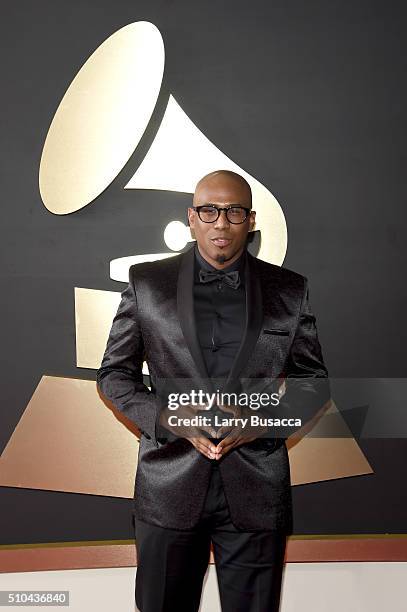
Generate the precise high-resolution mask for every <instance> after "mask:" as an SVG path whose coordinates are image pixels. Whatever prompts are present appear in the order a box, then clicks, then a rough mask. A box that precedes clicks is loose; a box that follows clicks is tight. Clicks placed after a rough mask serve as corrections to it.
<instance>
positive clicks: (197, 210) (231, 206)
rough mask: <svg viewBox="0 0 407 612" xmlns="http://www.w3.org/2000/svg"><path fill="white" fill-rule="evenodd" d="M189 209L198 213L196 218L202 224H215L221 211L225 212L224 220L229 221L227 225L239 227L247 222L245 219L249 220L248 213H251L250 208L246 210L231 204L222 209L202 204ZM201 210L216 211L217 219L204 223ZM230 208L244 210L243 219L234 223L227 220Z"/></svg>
mask: <svg viewBox="0 0 407 612" xmlns="http://www.w3.org/2000/svg"><path fill="white" fill-rule="evenodd" d="M191 208H192V210H195V211H196V212H197V213H198V217H199V218H200V220H201V221H202V223H216V221H217V220H218V219H219V216H220V213H221V212H222V210H224V211H225V215H226V219H227V220H228V221H229V223H232V225H241V224H242V223H244V222H245V221H247V219H248V218H249V216H250V213H251V212H252V209H251V208H246V207H245V206H240V205H238V204H231V205H230V206H223V207H221V206H219V207H218V206H215V205H214V204H202V206H192V207H191ZM202 208H213V209H215V210H217V211H218V216H217V217H216V219H214V220H213V221H204V220H203V219H202V217H201V209H202ZM231 208H241V209H242V210H244V211H245V213H246V216H245V218H244V219H243V221H238V222H236V221H231V220H230V219H229V217H228V211H229V210H230V209H231Z"/></svg>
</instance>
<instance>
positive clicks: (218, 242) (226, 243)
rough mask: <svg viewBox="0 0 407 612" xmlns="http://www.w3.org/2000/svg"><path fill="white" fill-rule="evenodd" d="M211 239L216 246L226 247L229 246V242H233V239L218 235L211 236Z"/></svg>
mask: <svg viewBox="0 0 407 612" xmlns="http://www.w3.org/2000/svg"><path fill="white" fill-rule="evenodd" d="M211 241H212V242H213V244H214V245H215V246H217V247H220V248H224V247H227V246H229V244H230V243H231V242H232V239H231V238H220V237H217V238H211Z"/></svg>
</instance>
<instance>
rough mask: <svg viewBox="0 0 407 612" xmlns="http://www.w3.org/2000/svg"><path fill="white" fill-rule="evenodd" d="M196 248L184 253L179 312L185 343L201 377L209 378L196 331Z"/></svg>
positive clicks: (182, 256) (178, 285) (178, 287)
mask: <svg viewBox="0 0 407 612" xmlns="http://www.w3.org/2000/svg"><path fill="white" fill-rule="evenodd" d="M194 250H195V249H194V247H192V248H191V249H189V250H188V251H186V252H185V253H182V255H181V261H180V266H179V272H178V283H177V312H178V319H179V323H180V325H181V329H182V333H183V334H184V338H185V342H186V343H187V346H188V348H189V350H190V353H191V355H192V357H193V360H194V361H195V365H196V367H197V369H198V372H199V374H200V376H202V377H203V378H209V374H208V370H207V369H206V364H205V360H204V358H203V355H202V350H201V346H200V344H199V340H198V335H197V331H196V321H195V311H194V261H195V255H194Z"/></svg>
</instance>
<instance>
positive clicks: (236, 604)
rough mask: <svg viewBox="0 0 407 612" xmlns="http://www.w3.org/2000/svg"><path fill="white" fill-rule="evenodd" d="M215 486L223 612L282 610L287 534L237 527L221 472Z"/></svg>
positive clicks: (215, 536) (216, 551) (215, 528)
mask: <svg viewBox="0 0 407 612" xmlns="http://www.w3.org/2000/svg"><path fill="white" fill-rule="evenodd" d="M212 489H213V496H212V497H213V499H214V500H216V507H215V506H214V508H213V513H212V515H213V517H214V519H215V523H214V525H213V528H212V530H211V537H212V542H213V549H214V557H215V564H216V573H217V577H218V585H219V595H220V600H221V605H222V612H278V610H279V606H280V594H281V582H282V575H283V567H284V555H285V549H286V534H285V533H284V532H281V531H254V532H249V531H242V530H240V529H237V528H236V527H235V526H234V525H233V523H232V521H231V518H230V513H229V508H228V505H227V501H226V497H225V495H224V491H223V486H222V481H221V478H220V474H219V472H217V471H214V476H213V483H212Z"/></svg>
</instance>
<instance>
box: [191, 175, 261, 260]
mask: <svg viewBox="0 0 407 612" xmlns="http://www.w3.org/2000/svg"><path fill="white" fill-rule="evenodd" d="M214 208H216V209H221V211H222V212H218V216H217V218H216V215H213V220H211V219H209V220H208V219H207V218H205V217H204V218H203V219H201V214H202V209H209V210H211V211H212V213H213V212H214V211H213V209H214ZM197 209H198V210H197ZM230 209H232V210H234V211H235V215H236V216H235V217H234V218H233V217H232V221H230V220H229V210H230ZM241 209H246V210H245V212H244V213H242V210H241ZM249 209H250V210H249ZM200 211H201V212H200ZM225 211H227V212H225ZM255 216H256V213H255V211H254V210H252V191H251V189H250V185H249V183H248V182H247V181H246V180H245V179H244V178H243V177H242V176H240V174H237V173H236V172H232V171H231V170H217V171H216V172H211V173H210V174H207V175H206V176H204V177H203V178H201V180H200V181H199V182H198V184H197V186H196V189H195V193H194V198H193V207H192V208H188V220H189V225H190V227H191V230H192V232H193V236H194V237H195V238H196V242H197V245H198V249H199V252H200V253H201V255H202V256H203V257H204V258H205V259H206V261H208V262H209V263H210V264H211V265H212V266H214V267H215V268H218V269H222V268H225V267H227V266H228V265H230V264H231V263H233V262H234V261H236V260H237V259H238V258H239V257H240V255H241V254H242V253H243V251H244V249H245V247H246V241H247V234H248V232H249V231H252V230H253V228H254V224H255ZM237 219H238V221H237V222H236V220H237ZM242 219H243V220H242Z"/></svg>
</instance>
